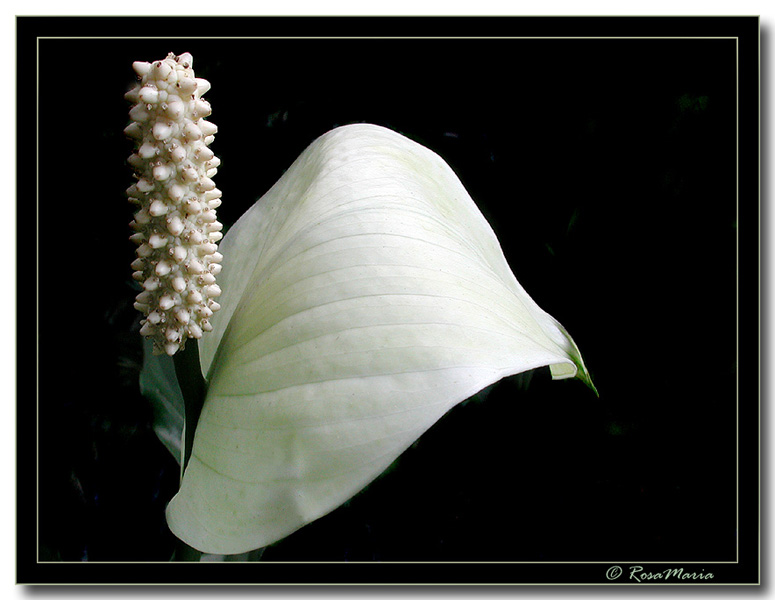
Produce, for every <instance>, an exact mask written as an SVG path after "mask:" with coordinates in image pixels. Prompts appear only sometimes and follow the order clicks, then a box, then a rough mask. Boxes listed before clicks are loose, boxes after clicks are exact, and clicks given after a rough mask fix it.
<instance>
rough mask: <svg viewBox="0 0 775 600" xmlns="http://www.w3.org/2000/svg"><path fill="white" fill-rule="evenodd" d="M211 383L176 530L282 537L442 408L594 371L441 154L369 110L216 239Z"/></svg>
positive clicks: (236, 542)
mask: <svg viewBox="0 0 775 600" xmlns="http://www.w3.org/2000/svg"><path fill="white" fill-rule="evenodd" d="M221 251H222V252H223V254H224V256H225V257H226V259H225V264H226V268H224V270H223V273H222V274H221V277H220V282H221V287H222V288H223V295H222V296H221V305H222V309H221V310H220V311H219V313H218V314H217V315H216V316H215V317H214V318H213V319H212V325H213V331H212V334H211V335H209V336H207V337H206V338H203V339H202V340H201V343H200V349H201V361H202V371H203V373H205V374H207V380H208V382H209V389H208V393H207V398H206V400H205V404H204V408H203V411H202V414H201V417H200V420H199V424H198V428H197V431H196V438H195V441H194V446H193V454H192V458H191V461H190V463H189V465H188V468H187V470H186V472H185V475H184V478H183V482H182V486H181V489H180V491H179V493H178V494H177V495H176V496H175V498H174V499H173V500H172V501H171V503H170V504H169V506H168V509H167V520H168V523H169V526H170V528H171V529H172V531H173V532H174V533H175V534H176V535H177V536H178V537H180V538H181V539H182V540H183V541H185V542H186V543H187V544H189V545H191V546H193V547H194V548H196V549H198V550H201V551H203V552H209V553H217V554H235V553H241V552H245V551H247V550H251V549H254V548H259V547H262V546H266V545H268V544H271V543H272V542H275V541H277V540H279V539H281V538H283V537H285V536H287V535H288V534H290V533H291V532H293V531H294V530H296V529H298V528H300V527H302V526H303V525H305V524H306V523H309V522H310V521H313V520H315V519H317V518H319V517H321V516H323V515H325V514H326V513H328V512H330V511H331V510H333V509H334V508H336V507H337V506H339V505H340V504H342V503H343V502H345V501H346V500H348V499H349V498H351V497H352V496H353V495H354V494H356V493H357V492H358V491H359V490H361V489H362V488H363V487H364V486H366V485H367V484H368V483H369V482H370V481H372V480H373V479H374V478H375V477H376V476H377V475H379V474H380V473H381V472H382V471H383V470H384V469H385V468H386V467H387V466H388V465H389V464H390V463H391V462H392V461H393V460H394V459H395V458H396V457H398V456H399V455H400V454H401V453H402V452H403V451H404V450H405V449H406V448H407V447H408V446H409V445H410V444H412V443H413V442H414V441H415V440H416V439H417V438H418V437H419V436H420V435H421V434H422V433H423V432H424V431H426V430H427V429H428V428H429V427H430V426H431V425H433V423H435V422H436V421H437V420H438V419H439V418H440V417H441V416H442V415H443V414H444V413H445V412H446V411H448V410H449V409H450V408H451V407H453V406H454V405H456V404H457V403H459V402H461V401H462V400H464V399H466V398H468V397H470V396H471V395H473V394H475V393H476V392H478V391H479V390H481V389H482V388H484V387H486V386H488V385H490V384H492V383H493V382H495V381H497V380H499V379H501V378H503V377H506V376H509V375H513V374H516V373H520V372H523V371H527V370H530V369H535V368H537V367H542V366H546V365H549V366H550V367H551V372H552V375H553V377H554V378H555V379H562V378H569V377H574V376H577V377H579V378H581V379H583V380H585V381H587V382H589V376H588V374H587V372H586V369H585V368H584V365H583V362H582V359H581V356H580V354H579V352H578V349H577V348H576V345H575V344H574V343H573V341H572V340H571V338H570V336H569V335H568V334H567V332H566V331H565V330H564V329H563V328H562V326H561V325H560V324H559V323H557V321H555V320H554V319H553V318H552V317H551V316H549V315H548V314H547V313H545V312H544V311H543V310H541V308H539V307H538V306H537V305H536V303H535V302H534V301H533V300H532V299H531V298H530V297H529V296H528V295H527V293H526V292H525V291H524V290H523V289H522V287H521V286H520V284H519V283H518V282H517V280H516V279H515V277H514V275H513V274H512V272H511V270H510V269H509V267H508V265H507V263H506V260H505V258H504V256H503V253H502V251H501V249H500V246H499V244H498V241H497V239H496V237H495V235H494V233H493V231H492V229H491V228H490V226H489V225H488V223H487V222H486V220H485V219H484V217H483V216H482V214H481V213H480V211H479V210H478V209H477V207H476V205H475V204H474V202H473V201H472V199H471V198H470V196H469V195H468V193H467V192H466V190H465V189H464V187H463V185H462V184H461V183H460V181H459V180H458V178H457V177H456V176H455V174H454V173H453V171H452V169H451V168H450V167H449V166H448V165H447V164H446V163H445V162H444V160H442V159H441V158H440V157H439V156H437V155H436V154H434V153H433V152H431V151H430V150H428V149H427V148H424V147H422V146H420V145H418V144H416V143H415V142H412V141H410V140H409V139H407V138H405V137H403V136H401V135H399V134H397V133H395V132H392V131H390V130H387V129H384V128H381V127H377V126H373V125H349V126H345V127H341V128H338V129H335V130H333V131H331V132H329V133H327V134H326V135H324V136H322V137H320V138H319V139H317V140H316V141H315V142H314V143H313V144H312V145H311V146H309V147H308V148H307V149H306V150H305V151H304V152H303V153H302V154H301V156H300V157H299V158H298V159H297V160H296V162H295V163H294V164H293V165H292V166H291V168H290V169H289V170H288V171H287V172H286V173H285V174H284V175H283V177H282V178H281V179H280V180H279V181H278V182H277V184H275V186H274V187H272V189H271V190H270V191H269V192H268V193H267V194H266V195H265V196H264V197H263V198H261V200H259V201H258V202H257V203H256V204H255V205H254V206H253V207H252V208H251V209H250V210H249V211H248V212H247V213H246V214H245V215H244V216H243V217H242V218H241V219H240V220H239V221H238V222H237V223H236V225H234V227H233V228H232V229H231V230H230V231H229V232H228V234H227V235H226V237H225V238H224V239H223V242H222V244H221Z"/></svg>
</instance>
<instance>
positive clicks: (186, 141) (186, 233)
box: [125, 53, 223, 355]
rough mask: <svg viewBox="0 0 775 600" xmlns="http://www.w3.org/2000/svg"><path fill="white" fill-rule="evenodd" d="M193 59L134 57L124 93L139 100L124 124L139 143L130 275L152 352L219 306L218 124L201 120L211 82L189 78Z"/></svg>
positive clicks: (189, 332) (199, 328)
mask: <svg viewBox="0 0 775 600" xmlns="http://www.w3.org/2000/svg"><path fill="white" fill-rule="evenodd" d="M192 63H193V59H192V57H191V55H190V54H188V53H185V54H181V55H180V56H177V57H176V56H175V55H173V54H170V55H169V56H167V58H165V59H164V60H158V61H156V62H154V63H153V64H151V63H147V62H136V63H134V65H133V67H134V69H135V72H136V73H137V75H138V77H139V78H140V81H139V83H138V84H137V85H136V86H135V87H134V88H133V89H132V90H130V91H129V92H128V93H127V94H126V98H127V99H129V100H130V101H133V102H135V103H136V104H135V106H134V107H133V108H132V110H130V111H129V116H130V118H131V119H132V123H131V124H130V125H129V127H127V128H126V129H125V132H126V134H127V135H128V136H130V137H132V138H134V139H135V140H136V145H137V151H136V152H135V153H134V154H133V155H132V156H130V157H129V164H130V165H132V166H133V167H134V168H135V170H136V172H137V182H136V183H135V184H133V185H132V186H130V188H129V189H128V190H127V195H128V196H129V199H130V200H131V201H132V202H134V203H135V204H137V205H138V206H139V210H138V211H137V213H136V214H135V218H134V221H132V223H131V225H132V228H133V229H135V230H136V233H135V234H134V235H132V237H131V239H132V240H133V241H134V242H135V243H136V244H138V248H137V259H136V260H135V261H134V262H133V263H132V268H133V269H135V271H134V274H133V277H134V278H135V279H136V280H137V281H139V282H141V283H142V286H143V291H142V292H141V293H140V294H139V295H138V296H137V301H136V302H135V308H137V309H138V310H139V311H141V312H142V313H143V314H144V315H145V317H146V318H145V319H143V321H142V328H141V329H140V333H141V334H142V335H144V336H147V337H149V338H151V339H152V340H153V344H154V351H155V352H156V353H162V352H166V353H167V354H169V355H173V354H175V353H176V352H177V351H178V350H179V349H182V348H183V347H184V346H185V343H186V340H187V339H188V338H195V339H196V338H200V337H202V333H203V332H204V331H210V330H211V329H212V325H210V321H209V318H210V317H211V316H212V315H213V313H214V312H215V311H216V310H218V309H219V308H220V305H219V304H218V303H217V302H216V301H215V300H214V298H216V297H218V296H219V295H220V292H221V290H220V288H219V287H218V285H216V283H215V276H216V275H217V274H218V273H219V272H220V270H221V265H220V262H221V260H222V258H223V257H222V255H221V254H220V253H219V252H217V249H218V246H217V245H216V242H217V241H218V240H220V239H221V237H223V236H222V234H221V233H220V231H221V229H222V227H223V226H222V225H221V224H220V223H219V222H218V221H217V218H216V214H215V209H216V208H217V207H218V206H219V205H220V203H221V200H220V197H221V192H220V191H219V190H218V189H217V188H216V187H215V183H213V180H212V177H213V176H214V175H215V173H216V171H217V168H216V167H217V166H218V164H219V162H220V161H219V160H218V158H216V157H215V155H214V154H213V152H212V150H210V149H209V148H208V147H207V146H208V145H209V144H210V143H211V142H212V141H213V139H214V134H215V132H216V130H217V128H216V126H215V125H213V124H212V123H210V122H209V121H206V120H205V119H204V117H206V116H208V115H209V114H210V105H209V104H208V103H207V102H206V101H205V100H202V98H201V96H202V94H204V93H205V92H206V91H207V90H208V89H210V84H209V83H208V82H207V81H206V80H204V79H197V78H196V77H195V76H194V71H193V68H192Z"/></svg>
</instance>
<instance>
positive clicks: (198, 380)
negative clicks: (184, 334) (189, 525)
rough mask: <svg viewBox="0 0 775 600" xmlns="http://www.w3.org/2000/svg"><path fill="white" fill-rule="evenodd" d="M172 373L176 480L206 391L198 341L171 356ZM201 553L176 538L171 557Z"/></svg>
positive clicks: (194, 557)
mask: <svg viewBox="0 0 775 600" xmlns="http://www.w3.org/2000/svg"><path fill="white" fill-rule="evenodd" d="M172 360H173V362H174V364H175V375H177V378H178V385H179V386H180V391H181V392H182V393H183V412H184V421H183V447H182V448H181V452H180V454H181V456H180V481H181V482H182V481H183V472H184V471H185V470H186V467H187V466H188V461H189V460H190V459H191V450H192V448H193V446H194V433H195V432H196V425H197V423H198V421H199V414H200V413H201V412H202V406H203V405H204V402H205V395H206V394H207V383H206V382H205V380H204V377H202V369H201V366H200V363H199V345H198V344H197V341H196V340H195V339H189V340H188V342H187V343H186V346H185V348H184V349H183V350H180V351H178V352H176V353H175V355H174V356H173V359H172ZM201 556H202V553H201V552H199V551H198V550H195V549H194V548H191V547H190V546H188V545H187V544H185V543H184V542H182V541H180V540H178V546H177V548H176V549H175V556H174V558H173V560H175V561H185V562H188V561H199V560H200V558H201Z"/></svg>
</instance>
